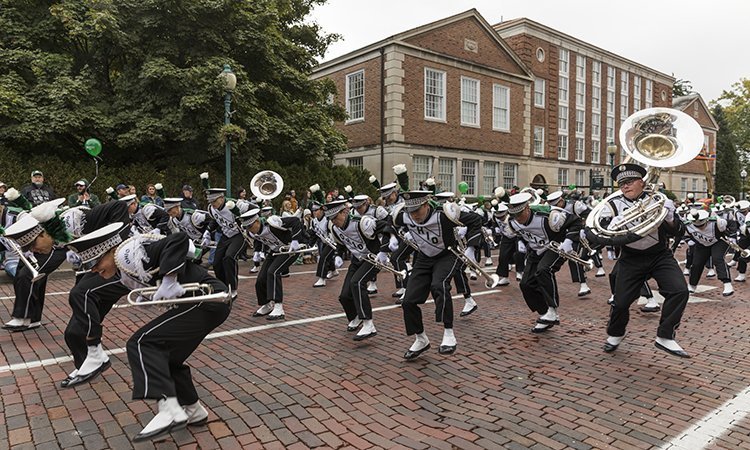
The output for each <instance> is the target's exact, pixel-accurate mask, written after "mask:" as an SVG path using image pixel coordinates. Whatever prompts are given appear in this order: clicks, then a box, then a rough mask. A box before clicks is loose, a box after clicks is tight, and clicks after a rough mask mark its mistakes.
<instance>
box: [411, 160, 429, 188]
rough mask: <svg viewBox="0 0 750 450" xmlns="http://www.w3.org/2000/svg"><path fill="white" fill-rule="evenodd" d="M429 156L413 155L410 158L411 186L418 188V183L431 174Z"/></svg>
mask: <svg viewBox="0 0 750 450" xmlns="http://www.w3.org/2000/svg"><path fill="white" fill-rule="evenodd" d="M431 162H432V158H431V157H430V156H414V157H413V158H412V175H413V176H412V177H411V179H412V188H413V189H419V183H421V182H422V181H424V180H426V179H428V178H430V175H432V170H431V169H432V168H431V167H430V166H431V164H430V163H431Z"/></svg>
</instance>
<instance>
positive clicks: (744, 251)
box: [719, 236, 750, 259]
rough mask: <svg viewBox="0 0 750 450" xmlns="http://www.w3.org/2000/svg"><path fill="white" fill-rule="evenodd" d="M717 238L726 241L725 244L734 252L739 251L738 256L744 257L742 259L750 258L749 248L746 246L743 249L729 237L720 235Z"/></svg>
mask: <svg viewBox="0 0 750 450" xmlns="http://www.w3.org/2000/svg"><path fill="white" fill-rule="evenodd" d="M719 239H721V240H722V241H724V242H726V243H727V245H729V248H731V249H732V250H734V252H735V253H739V254H740V258H744V259H747V258H750V249H747V248H745V249H743V248H742V247H740V246H739V244H737V243H736V242H732V241H731V240H730V239H727V238H726V237H724V236H722V237H720V238H719Z"/></svg>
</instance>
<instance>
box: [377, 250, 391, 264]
mask: <svg viewBox="0 0 750 450" xmlns="http://www.w3.org/2000/svg"><path fill="white" fill-rule="evenodd" d="M375 259H377V260H378V262H379V263H380V264H383V265H386V264H388V254H387V253H386V252H378V254H377V256H376V257H375Z"/></svg>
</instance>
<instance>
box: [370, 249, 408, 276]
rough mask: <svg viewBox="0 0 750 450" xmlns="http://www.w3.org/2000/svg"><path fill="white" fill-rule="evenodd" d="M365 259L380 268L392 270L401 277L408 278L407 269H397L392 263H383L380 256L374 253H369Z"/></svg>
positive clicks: (391, 271)
mask: <svg viewBox="0 0 750 450" xmlns="http://www.w3.org/2000/svg"><path fill="white" fill-rule="evenodd" d="M365 261H367V262H369V263H370V264H372V265H373V266H375V267H377V268H378V269H380V270H385V271H387V272H390V273H392V274H394V275H396V276H397V277H399V278H400V279H402V280H403V279H404V278H406V275H407V272H406V270H396V269H395V268H394V267H393V266H392V265H390V264H382V263H381V262H380V261H378V257H377V256H376V255H374V254H372V253H368V254H367V255H365Z"/></svg>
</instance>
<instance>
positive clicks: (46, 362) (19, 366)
mask: <svg viewBox="0 0 750 450" xmlns="http://www.w3.org/2000/svg"><path fill="white" fill-rule="evenodd" d="M498 292H501V291H500V290H499V289H493V290H490V291H482V292H475V293H472V297H479V296H482V295H490V294H495V293H498ZM452 298H453V299H454V300H456V299H459V298H463V294H459V295H454V296H453V297H452ZM427 303H433V300H428V301H427ZM399 307H400V305H395V304H394V305H388V306H380V307H377V308H372V310H373V311H385V310H388V309H395V308H399ZM342 317H343V318H345V317H346V314H344V313H339V314H329V315H326V316H318V317H310V318H307V319H297V320H289V321H285V322H278V323H270V324H268V325H259V326H256V327H248V328H238V329H235V330H228V331H220V332H218V333H211V334H209V335H208V336H206V339H216V338H223V337H227V336H236V335H240V334H247V333H254V332H256V331H263V330H270V329H273V328H282V327H290V326H293V325H304V324H307V323H313V322H320V321H323V320H331V319H340V318H342ZM105 353H106V354H108V355H119V354H122V353H125V348H118V349H114V350H107V351H106V352H105ZM70 361H73V357H72V356H60V357H58V358H48V359H42V360H37V361H28V362H22V363H16V364H10V365H7V366H0V374H2V373H5V372H13V371H16V370H24V369H33V368H35V367H43V366H52V365H56V364H62V363H66V362H70Z"/></svg>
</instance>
